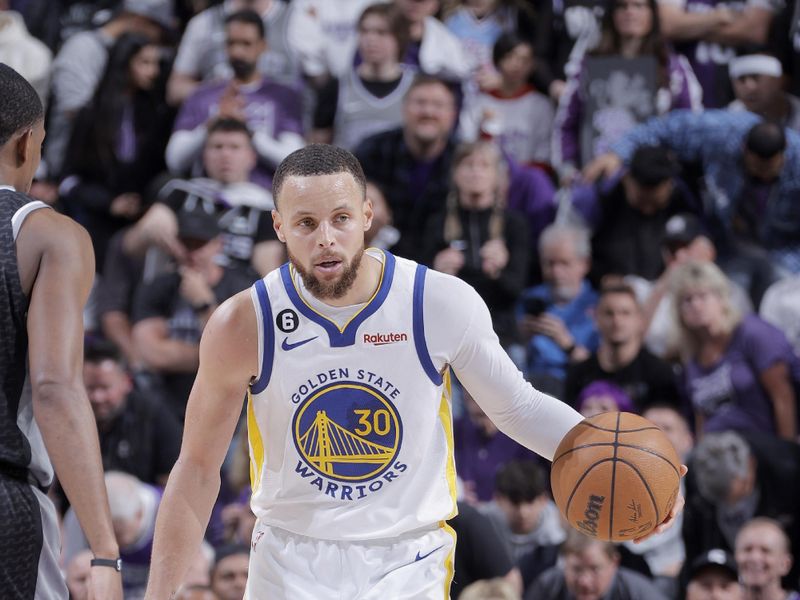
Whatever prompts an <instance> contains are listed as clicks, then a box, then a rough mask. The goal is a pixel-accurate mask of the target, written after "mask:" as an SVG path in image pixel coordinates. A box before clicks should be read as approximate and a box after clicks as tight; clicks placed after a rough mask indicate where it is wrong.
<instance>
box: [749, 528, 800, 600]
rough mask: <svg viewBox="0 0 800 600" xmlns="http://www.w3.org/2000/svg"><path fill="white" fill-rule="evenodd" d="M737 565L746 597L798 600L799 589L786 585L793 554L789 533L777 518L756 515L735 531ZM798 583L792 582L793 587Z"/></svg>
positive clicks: (751, 599)
mask: <svg viewBox="0 0 800 600" xmlns="http://www.w3.org/2000/svg"><path fill="white" fill-rule="evenodd" d="M735 549H736V554H735V556H736V564H737V566H738V567H739V580H740V581H741V583H742V587H743V588H744V598H745V600H773V599H774V600H798V599H799V598H800V594H798V593H797V591H795V590H792V591H788V590H786V589H784V588H783V585H782V584H781V579H782V578H783V577H786V575H788V574H789V569H790V568H791V566H792V561H793V557H792V554H791V544H790V542H789V538H788V537H787V536H786V532H785V531H784V530H783V527H781V524H780V523H778V522H777V521H774V520H772V519H769V518H767V517H756V518H755V519H753V520H752V521H748V522H747V523H745V524H744V525H743V526H742V528H741V529H740V530H739V533H737V534H736V545H735ZM796 584H797V582H796V581H795V582H794V583H793V587H794V586H796Z"/></svg>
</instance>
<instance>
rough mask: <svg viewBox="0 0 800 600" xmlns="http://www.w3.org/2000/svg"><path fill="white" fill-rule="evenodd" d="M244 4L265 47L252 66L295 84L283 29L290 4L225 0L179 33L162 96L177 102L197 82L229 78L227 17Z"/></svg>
mask: <svg viewBox="0 0 800 600" xmlns="http://www.w3.org/2000/svg"><path fill="white" fill-rule="evenodd" d="M244 9H248V12H255V13H256V15H257V16H258V17H259V19H260V20H261V22H262V30H263V31H264V32H265V34H264V35H261V38H262V39H263V38H264V37H266V39H267V41H268V42H269V48H268V50H267V51H265V52H263V53H260V54H259V55H258V56H257V57H256V62H257V63H258V71H259V73H260V74H261V75H263V76H265V77H267V78H268V79H269V80H270V81H272V82H275V83H280V84H284V85H289V86H290V87H296V86H297V85H299V82H300V64H299V62H298V60H299V57H298V55H297V54H296V53H295V52H294V51H293V49H292V47H291V44H292V41H291V40H290V39H289V38H288V37H287V35H286V31H287V28H288V27H289V23H290V22H291V19H292V13H293V10H294V9H293V8H292V7H290V6H289V5H288V4H287V3H286V2H282V1H281V0H225V1H224V2H221V3H218V4H217V5H216V6H212V7H210V8H207V9H206V10H204V11H203V12H201V13H199V14H198V15H196V16H195V17H193V18H192V19H191V20H190V21H189V23H188V25H187V26H186V31H185V32H184V33H183V37H182V38H181V43H180V46H179V47H178V54H177V56H176V57H175V64H174V65H173V68H172V73H171V74H170V78H169V81H168V82H167V99H168V100H169V102H170V103H171V104H173V105H174V106H179V105H180V104H182V103H183V102H184V101H186V99H188V98H189V97H190V96H191V95H193V94H194V93H195V92H196V91H197V88H198V87H199V85H200V83H201V82H210V81H214V80H229V79H231V77H235V76H236V69H235V68H234V66H233V64H232V63H231V62H230V60H229V59H228V57H229V50H227V51H226V45H228V42H227V41H226V40H227V39H228V32H227V29H228V19H229V18H230V17H231V16H232V15H233V14H235V13H236V12H239V11H242V10H244Z"/></svg>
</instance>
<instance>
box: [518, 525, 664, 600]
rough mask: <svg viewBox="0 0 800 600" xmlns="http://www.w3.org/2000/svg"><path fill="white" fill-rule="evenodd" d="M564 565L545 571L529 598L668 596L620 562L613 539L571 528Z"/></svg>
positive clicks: (621, 599) (608, 599) (650, 599)
mask: <svg viewBox="0 0 800 600" xmlns="http://www.w3.org/2000/svg"><path fill="white" fill-rule="evenodd" d="M560 554H561V558H562V561H563V566H555V567H551V568H549V569H548V570H546V571H545V572H544V573H542V574H541V575H540V576H539V578H538V579H537V580H536V582H535V583H534V584H533V587H531V588H530V589H529V590H528V591H527V592H526V594H525V598H526V599H527V600H571V599H572V598H580V599H581V600H629V599H631V598H637V599H638V598H647V600H666V596H664V595H663V594H662V593H661V592H660V591H659V590H658V589H657V588H656V587H655V586H654V585H653V584H652V583H651V582H650V580H648V579H647V578H646V577H645V576H644V575H641V574H639V573H637V572H635V571H631V570H629V569H627V568H625V567H620V566H619V561H620V555H619V551H618V550H617V547H616V546H615V545H614V544H612V543H611V542H603V541H600V540H596V539H593V538H590V537H588V536H585V535H583V534H582V533H579V532H578V531H576V530H570V531H569V533H568V534H567V539H566V541H565V542H564V543H563V544H562V545H561V550H560Z"/></svg>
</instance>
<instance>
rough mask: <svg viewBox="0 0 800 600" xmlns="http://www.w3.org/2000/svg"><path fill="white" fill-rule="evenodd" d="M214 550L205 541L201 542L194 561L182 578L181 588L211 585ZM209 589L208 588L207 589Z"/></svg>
mask: <svg viewBox="0 0 800 600" xmlns="http://www.w3.org/2000/svg"><path fill="white" fill-rule="evenodd" d="M214 555H215V552H214V548H212V547H211V544H209V543H208V542H207V541H205V540H203V542H202V543H201V544H200V549H199V550H198V551H197V554H196V555H195V559H194V560H193V561H192V563H191V565H190V566H189V570H188V571H187V572H186V575H185V576H184V578H183V583H182V584H181V586H182V587H183V588H186V587H191V586H203V587H208V586H209V585H210V584H211V567H212V566H213V565H214ZM209 589H210V588H209Z"/></svg>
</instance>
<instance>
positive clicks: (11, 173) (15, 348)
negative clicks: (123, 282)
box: [0, 63, 122, 600]
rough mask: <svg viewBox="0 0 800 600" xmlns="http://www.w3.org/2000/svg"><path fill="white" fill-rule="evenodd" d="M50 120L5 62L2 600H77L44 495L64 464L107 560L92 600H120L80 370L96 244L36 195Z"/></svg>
mask: <svg viewBox="0 0 800 600" xmlns="http://www.w3.org/2000/svg"><path fill="white" fill-rule="evenodd" d="M43 116H44V113H43V109H42V104H41V102H40V101H39V98H38V96H37V95H36V92H35V91H34V89H33V88H32V87H31V86H30V84H28V82H27V81H25V79H23V78H22V77H21V76H20V75H19V74H18V73H17V72H16V71H14V70H13V69H11V68H10V67H8V66H7V65H5V64H2V63H0V524H2V526H0V597H2V598H3V599H4V600H34V599H35V600H65V599H66V598H67V588H66V584H65V583H64V581H63V577H62V575H61V572H60V570H59V567H58V555H59V551H60V544H59V539H58V525H57V521H56V514H55V508H54V506H53V504H52V502H51V501H50V500H49V498H48V497H47V496H46V495H45V491H46V489H47V487H48V486H49V485H50V483H51V481H52V478H53V466H54V467H55V471H56V473H58V477H59V481H60V482H61V485H62V486H63V488H64V490H65V491H66V493H67V496H68V497H69V499H70V502H71V503H72V506H73V507H74V508H75V511H76V513H77V515H78V518H79V520H80V523H81V526H82V528H83V530H84V532H85V533H86V537H87V538H88V540H89V544H90V545H91V548H92V551H93V552H94V554H95V559H99V560H95V561H93V567H92V570H91V580H90V584H89V589H90V597H91V598H94V599H96V600H118V599H121V598H122V588H121V581H120V575H119V563H118V562H117V560H116V559H117V557H118V556H119V549H118V547H117V543H116V541H115V539H114V531H113V528H112V525H111V515H110V512H109V509H108V499H107V497H106V490H105V485H104V483H103V469H102V465H101V462H100V451H99V446H98V442H97V432H96V429H95V424H94V418H93V416H92V411H91V407H90V405H89V401H88V399H87V397H86V392H85V390H84V388H83V381H82V371H81V364H82V357H83V318H82V312H83V306H84V303H85V302H86V298H87V296H88V294H89V289H90V287H91V284H92V277H93V274H94V257H93V254H92V245H91V242H90V240H89V237H88V235H87V234H86V231H84V230H83V229H82V228H81V227H80V226H78V225H77V224H75V223H74V222H73V221H71V220H70V219H68V218H66V217H64V216H63V215H59V214H58V213H56V212H55V211H54V210H51V209H49V208H48V207H47V205H45V204H43V203H42V202H38V201H35V200H33V199H32V198H30V197H28V196H27V195H26V193H27V192H28V191H29V190H30V187H31V181H32V179H33V175H34V173H35V171H36V168H37V167H38V165H39V160H40V156H41V146H42V140H43V139H44V122H43ZM48 455H49V456H48ZM51 459H52V464H51Z"/></svg>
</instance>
